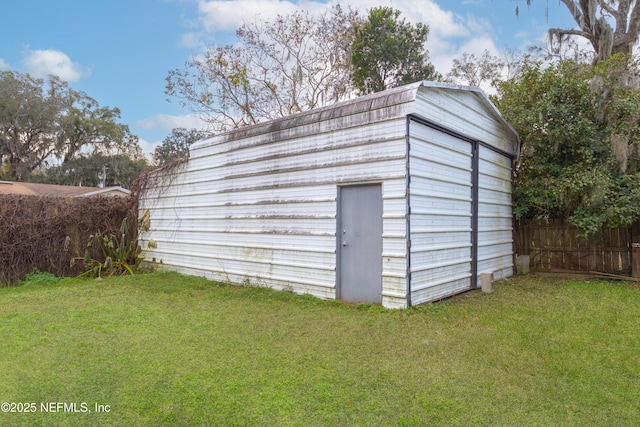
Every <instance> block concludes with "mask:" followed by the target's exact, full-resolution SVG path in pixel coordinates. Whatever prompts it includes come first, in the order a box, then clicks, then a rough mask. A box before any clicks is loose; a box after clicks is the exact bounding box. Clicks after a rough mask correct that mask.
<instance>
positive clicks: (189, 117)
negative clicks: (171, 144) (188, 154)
mask: <svg viewBox="0 0 640 427" xmlns="http://www.w3.org/2000/svg"><path fill="white" fill-rule="evenodd" d="M135 126H136V127H139V128H141V129H161V130H163V131H166V132H167V134H168V133H169V132H171V130H172V129H174V128H185V129H206V127H207V125H206V123H205V122H204V121H202V120H201V119H200V118H199V117H198V116H196V115H194V114H186V115H182V116H172V115H169V114H156V115H154V116H150V117H146V118H144V119H142V120H138V121H137V122H136V123H135Z"/></svg>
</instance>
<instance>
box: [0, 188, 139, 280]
mask: <svg viewBox="0 0 640 427" xmlns="http://www.w3.org/2000/svg"><path fill="white" fill-rule="evenodd" d="M136 210H137V202H136V199H135V198H134V197H127V198H120V197H83V198H62V197H39V196H23V195H0V286H10V285H14V284H16V283H17V282H18V281H20V280H21V279H22V278H23V277H24V276H25V275H26V274H28V273H31V272H32V271H33V270H34V269H37V270H39V271H42V272H48V273H52V274H54V275H56V276H70V275H78V274H80V273H82V272H83V271H84V269H85V268H86V266H84V265H83V264H82V263H72V262H71V260H72V259H73V258H77V257H83V256H84V255H85V252H86V247H87V242H88V241H89V240H90V237H91V236H97V235H111V234H114V235H119V234H120V227H121V225H122V223H123V220H124V219H125V218H127V217H129V221H128V223H129V224H131V226H130V236H131V238H134V239H135V233H136V225H137V212H136ZM72 264H73V265H72Z"/></svg>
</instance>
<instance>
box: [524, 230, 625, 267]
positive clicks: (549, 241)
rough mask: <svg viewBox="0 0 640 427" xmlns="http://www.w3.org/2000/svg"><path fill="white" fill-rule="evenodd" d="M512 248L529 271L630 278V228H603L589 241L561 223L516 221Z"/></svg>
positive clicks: (578, 232)
mask: <svg viewBox="0 0 640 427" xmlns="http://www.w3.org/2000/svg"><path fill="white" fill-rule="evenodd" d="M514 234H515V244H516V252H517V253H518V254H519V255H529V256H530V258H531V264H530V266H531V270H532V271H551V270H571V271H601V272H607V273H615V274H625V275H630V273H631V239H632V237H631V236H632V231H631V228H605V229H603V230H602V231H601V232H600V233H599V234H598V235H596V236H595V238H594V239H593V240H586V239H584V238H581V237H578V234H580V230H579V229H577V228H576V227H573V226H572V225H571V224H569V223H568V222H567V221H565V220H559V219H552V220H548V221H545V220H518V221H516V232H515V233H514Z"/></svg>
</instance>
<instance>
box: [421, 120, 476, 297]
mask: <svg viewBox="0 0 640 427" xmlns="http://www.w3.org/2000/svg"><path fill="white" fill-rule="evenodd" d="M471 149H472V145H471V144H470V143H468V142H466V141H462V140H460V139H458V138H456V137H454V136H451V135H448V134H446V133H443V132H440V131H438V130H435V129H432V128H430V127H428V126H425V125H423V124H420V123H417V122H413V121H412V122H411V124H410V151H409V155H410V160H409V164H410V176H411V182H410V204H411V215H410V230H411V301H412V303H413V304H420V303H422V302H426V301H431V300H433V299H436V298H440V297H443V296H446V295H451V294H453V293H456V292H459V291H461V290H466V289H469V287H470V284H471V276H472V271H471V231H472V230H471V213H472V199H471V186H472V150H471Z"/></svg>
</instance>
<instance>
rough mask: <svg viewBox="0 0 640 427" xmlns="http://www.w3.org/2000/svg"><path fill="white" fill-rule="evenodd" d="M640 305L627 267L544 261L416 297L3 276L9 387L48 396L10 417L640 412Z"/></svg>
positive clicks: (223, 419) (629, 420)
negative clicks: (341, 296) (443, 295)
mask: <svg viewBox="0 0 640 427" xmlns="http://www.w3.org/2000/svg"><path fill="white" fill-rule="evenodd" d="M639 318H640V291H639V290H638V289H634V288H633V287H632V286H630V285H628V284H622V283H613V282H585V281H572V280H565V281H559V280H554V279H549V278H534V277H524V278H521V277H520V278H516V279H511V280H508V281H502V282H500V283H499V284H498V285H497V290H496V292H494V293H492V294H482V293H480V292H475V291H474V292H470V293H467V294H464V295H461V296H458V297H456V298H452V299H450V300H447V301H445V302H441V303H438V304H431V305H426V306H421V307H416V308H412V309H409V310H385V309H382V308H380V307H376V306H368V305H360V306H358V305H356V306H353V305H342V304H339V303H337V302H332V301H320V300H317V299H315V298H312V297H309V296H299V295H294V294H292V293H290V292H275V291H271V290H268V289H262V288H243V287H234V286H229V285H221V284H216V283H212V282H209V281H206V280H204V279H200V278H194V277H185V276H181V275H178V274H173V273H152V274H145V275H138V276H128V277H114V278H110V279H105V280H101V281H94V280H79V279H57V280H51V278H47V279H46V280H44V279H43V278H40V280H35V281H33V282H31V281H29V280H27V281H26V283H25V284H23V285H22V286H19V287H16V288H8V289H0V342H2V345H1V346H0V402H24V403H28V402H34V403H36V404H37V409H38V411H37V412H35V413H29V414H18V413H0V425H11V426H20V425H25V426H27V425H28V426H31V425H61V426H76V425H111V426H120V425H121V426H144V425H155V426H175V425H299V426H309V425H311V426H312V425H318V426H326V425H340V426H342V425H398V426H421V425H447V426H454V425H459V426H473V425H479V426H480V425H482V426H484V425H513V426H540V425H549V426H557V425H563V426H571V425H576V426H578V425H579V426H582V425H615V426H623V425H639V424H640V356H639V355H640V334H638V330H637V329H638V319H639ZM41 402H76V403H77V408H78V410H79V412H77V413H69V412H67V413H65V412H57V413H51V412H49V413H46V412H43V411H42V410H41V407H40V404H41ZM81 403H85V404H86V407H87V409H88V410H90V411H91V412H82V411H81V410H82V409H83V408H84V407H83V406H81ZM96 404H101V405H108V406H109V412H103V413H97V412H95V405H96ZM105 408H106V406H105Z"/></svg>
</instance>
